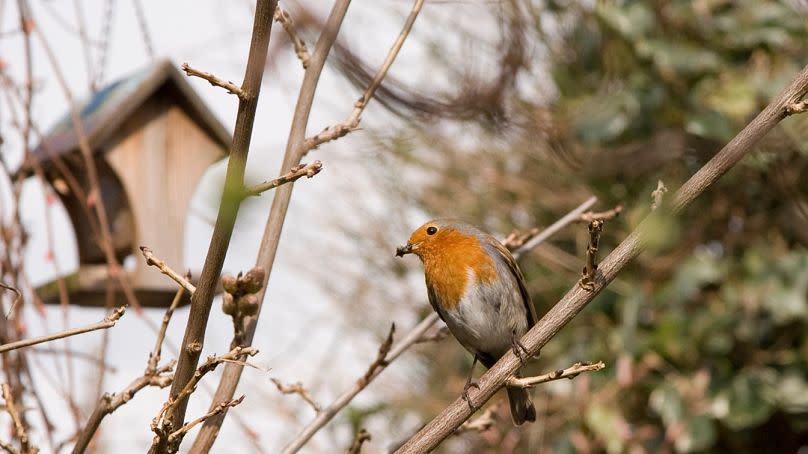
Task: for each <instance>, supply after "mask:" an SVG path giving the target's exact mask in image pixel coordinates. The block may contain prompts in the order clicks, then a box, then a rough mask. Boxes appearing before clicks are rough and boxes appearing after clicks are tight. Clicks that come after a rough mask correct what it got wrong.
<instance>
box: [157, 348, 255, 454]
mask: <svg viewBox="0 0 808 454" xmlns="http://www.w3.org/2000/svg"><path fill="white" fill-rule="evenodd" d="M256 354H258V350H256V349H255V348H253V347H236V348H234V349H232V350H230V351H229V352H227V353H225V354H223V355H218V356H210V357H208V359H207V360H206V361H205V363H204V364H202V365H201V366H199V367H198V368H197V369H196V370H195V371H194V373H193V375H192V376H191V378H190V380H188V382H187V383H186V384H185V386H183V387H182V389H181V390H180V391H179V393H178V394H176V395H174V394H172V395H171V396H169V398H168V400H167V401H166V402H165V403H164V404H163V407H162V408H161V409H160V411H159V412H158V413H157V416H155V417H154V419H153V420H152V423H151V429H152V432H154V433H155V434H156V435H155V436H154V440H153V441H152V446H151V449H150V450H149V452H150V453H155V452H176V451H177V448H178V447H179V443H180V442H181V441H182V436H183V435H184V434H185V432H179V430H177V431H175V430H174V422H173V421H174V420H173V419H171V417H170V415H171V412H172V411H173V410H174V409H175V408H176V407H177V406H178V405H180V403H181V402H184V401H185V400H186V399H187V398H188V396H190V395H191V393H193V392H194V391H195V390H196V385H197V384H198V383H199V381H200V380H202V377H204V376H205V375H206V374H208V373H209V372H212V371H213V370H214V369H216V367H217V366H218V365H219V364H222V363H224V362H226V361H238V360H240V359H241V358H243V357H246V356H255V355H256ZM217 405H218V404H217ZM226 408H227V406H225V407H222V408H221V409H220V410H219V411H218V412H217V413H215V414H213V415H211V416H215V415H216V414H219V413H222V412H223V411H224V410H225V409H226ZM212 411H213V410H211V412H212ZM209 413H210V412H209ZM209 417H210V416H209ZM172 434H174V435H175V436H174V437H173V438H171V437H170V435H172Z"/></svg>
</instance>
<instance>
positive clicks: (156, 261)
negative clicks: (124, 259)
mask: <svg viewBox="0 0 808 454" xmlns="http://www.w3.org/2000/svg"><path fill="white" fill-rule="evenodd" d="M140 252H142V253H143V257H144V258H145V259H146V265H149V266H154V267H157V269H158V270H160V272H161V273H163V274H165V275H166V276H168V277H170V278H171V280H173V281H174V282H176V283H177V284H180V286H181V287H183V288H184V289H185V290H188V293H190V294H191V295H193V294H194V292H195V291H196V287H195V286H194V284H192V283H191V282H190V281H189V280H188V279H186V278H184V277H182V276H181V275H180V274H179V273H177V272H176V271H174V270H172V269H171V267H170V266H168V264H166V262H165V261H163V260H162V259H160V258H158V257H155V256H154V252H153V251H152V250H151V249H149V248H148V247H146V246H140Z"/></svg>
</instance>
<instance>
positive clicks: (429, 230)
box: [426, 225, 438, 235]
mask: <svg viewBox="0 0 808 454" xmlns="http://www.w3.org/2000/svg"><path fill="white" fill-rule="evenodd" d="M437 232H438V228H437V227H435V226H434V225H431V226H429V227H427V228H426V234H427V235H434V234H435V233H437Z"/></svg>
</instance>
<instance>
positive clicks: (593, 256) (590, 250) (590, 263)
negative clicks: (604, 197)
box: [578, 220, 603, 291]
mask: <svg viewBox="0 0 808 454" xmlns="http://www.w3.org/2000/svg"><path fill="white" fill-rule="evenodd" d="M602 231H603V221H600V220H597V221H592V222H590V223H589V244H587V246H586V264H585V265H584V273H583V274H584V275H583V277H581V280H580V281H579V282H578V283H579V285H580V286H581V288H583V289H584V290H589V291H592V290H594V288H595V284H594V282H595V277H596V276H595V273H596V272H597V271H598V263H597V262H598V245H599V244H600V234H601V232H602Z"/></svg>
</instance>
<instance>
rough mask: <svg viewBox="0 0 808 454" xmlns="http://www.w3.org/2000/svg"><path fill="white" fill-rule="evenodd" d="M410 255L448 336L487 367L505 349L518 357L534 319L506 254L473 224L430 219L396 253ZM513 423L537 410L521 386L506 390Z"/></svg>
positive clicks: (521, 279)
mask: <svg viewBox="0 0 808 454" xmlns="http://www.w3.org/2000/svg"><path fill="white" fill-rule="evenodd" d="M410 253H412V254H415V255H417V256H418V257H419V258H420V259H421V262H423V264H424V275H425V277H426V289H427V295H428V296H429V304H430V305H432V308H433V309H435V312H437V313H438V315H439V316H440V318H441V319H442V320H443V321H444V322H445V323H446V325H447V326H448V327H449V331H451V333H452V335H453V336H454V337H455V338H456V339H457V340H458V341H459V342H460V344H461V345H463V347H464V348H465V349H466V350H468V351H469V352H471V353H472V354H473V355H474V362H473V363H472V365H471V369H472V370H471V374H473V372H474V366H475V365H476V364H477V361H480V362H481V363H483V365H484V366H485V367H486V368H491V366H493V365H494V363H496V362H497V360H498V359H499V358H500V357H502V355H504V354H505V353H506V352H507V351H508V350H509V349H511V350H513V351H514V353H515V354H516V355H517V356H518V357H519V358H520V359H522V354H521V353H522V352H524V353H527V350H526V349H525V348H524V346H523V345H522V344H521V343H520V342H519V339H520V338H521V337H522V336H523V335H524V334H525V333H526V332H527V331H528V330H529V329H530V327H532V326H533V325H534V324H535V323H536V320H537V317H536V309H535V308H534V307H533V303H532V302H531V301H530V295H528V293H527V289H526V288H525V278H524V277H523V276H522V272H521V271H519V267H518V266H517V264H516V260H514V258H513V256H512V255H511V253H510V252H509V251H508V250H507V249H506V248H505V247H504V246H503V245H502V243H500V242H499V241H498V240H497V239H496V238H494V237H492V236H491V235H489V234H487V233H485V232H482V231H480V230H479V229H477V228H476V227H474V226H471V225H468V224H464V223H461V222H456V221H449V220H434V221H429V222H427V223H426V224H424V225H422V226H421V227H418V229H416V230H415V231H414V232H413V233H412V235H411V236H410V239H409V241H407V244H406V245H404V246H401V247H399V248H398V249H397V250H396V256H398V257H403V256H404V255H405V254H410ZM520 350H521V352H520ZM471 374H470V375H469V379H468V380H467V381H466V386H465V387H464V388H463V398H464V399H466V402H468V404H469V406H470V407H471V408H472V410H474V406H473V405H472V403H471V399H470V398H469V396H468V390H469V388H471V387H477V385H476V383H473V382H472V380H471V378H472V375H471ZM506 390H507V392H508V400H509V402H510V406H511V416H512V417H513V422H514V423H515V424H517V425H520V424H523V423H524V422H525V421H535V420H536V409H535V408H534V407H533V403H532V402H531V401H530V395H529V394H528V392H527V390H526V389H524V388H510V387H508V388H506Z"/></svg>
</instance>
